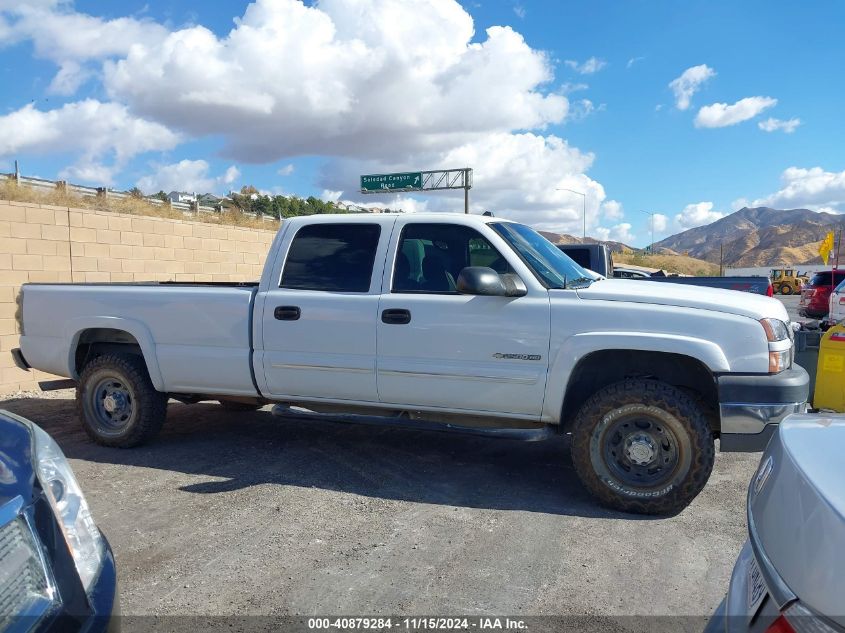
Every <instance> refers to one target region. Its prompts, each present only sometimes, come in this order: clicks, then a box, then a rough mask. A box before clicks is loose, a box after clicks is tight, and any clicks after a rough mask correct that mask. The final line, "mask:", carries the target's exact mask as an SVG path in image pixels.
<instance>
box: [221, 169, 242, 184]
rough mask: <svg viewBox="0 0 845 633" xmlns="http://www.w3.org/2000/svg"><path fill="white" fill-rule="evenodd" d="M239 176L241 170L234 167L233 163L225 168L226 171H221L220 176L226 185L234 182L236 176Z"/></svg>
mask: <svg viewBox="0 0 845 633" xmlns="http://www.w3.org/2000/svg"><path fill="white" fill-rule="evenodd" d="M240 177H241V170H240V169H238V168H237V167H235V166H234V165H230V166H229V167H227V168H226V171H225V172H223V176H221V179H220V180H221V182H222V183H223V184H226V185H231V184H232V183H233V182H235V181H236V180H237V179H238V178H240Z"/></svg>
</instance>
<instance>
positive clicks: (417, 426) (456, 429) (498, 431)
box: [272, 404, 558, 442]
mask: <svg viewBox="0 0 845 633" xmlns="http://www.w3.org/2000/svg"><path fill="white" fill-rule="evenodd" d="M272 413H273V415H275V416H277V417H280V418H284V419H287V420H312V421H324V422H339V423H341V424H364V425H367V426H382V427H391V428H396V429H408V430H416V431H441V432H449V433H460V434H462V435H479V436H483V437H496V438H499V439H505V440H521V441H523V442H539V441H542V440H547V439H549V438H551V437H554V436H555V435H558V427H557V426H555V425H553V424H546V425H543V426H541V427H538V428H533V429H520V428H487V427H472V426H462V425H460V424H449V423H447V422H433V421H430V420H412V419H410V418H407V417H400V416H377V415H358V414H355V413H340V414H338V413H315V412H313V411H297V410H294V409H292V408H290V407H287V406H285V405H281V404H277V405H276V406H274V407H273V410H272Z"/></svg>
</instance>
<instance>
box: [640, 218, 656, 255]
mask: <svg viewBox="0 0 845 633" xmlns="http://www.w3.org/2000/svg"><path fill="white" fill-rule="evenodd" d="M640 213H645V214H646V215H647V216H650V218H651V246H650V247H649V249H648V251H649V253H651V254H652V255H654V211H652V212H650V213H649V212H648V211H643V210H642V209H640Z"/></svg>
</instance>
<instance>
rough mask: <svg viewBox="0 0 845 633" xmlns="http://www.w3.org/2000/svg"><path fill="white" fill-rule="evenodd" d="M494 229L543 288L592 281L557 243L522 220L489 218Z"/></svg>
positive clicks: (593, 277) (585, 271) (589, 275)
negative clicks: (493, 220) (520, 222)
mask: <svg viewBox="0 0 845 633" xmlns="http://www.w3.org/2000/svg"><path fill="white" fill-rule="evenodd" d="M490 227H491V228H492V229H493V230H494V231H496V233H498V234H499V235H500V236H501V237H502V238H503V239H504V240H505V241H506V242H507V243H508V244H510V246H511V247H512V248H513V249H514V250H515V251H516V253H517V254H518V255H519V256H520V258H522V261H524V262H525V263H526V265H528V267H529V268H530V269H531V271H532V272H533V273H534V274H535V275H536V277H537V279H539V280H540V282H541V283H542V284H543V285H544V286H546V288H575V287H579V286H584V285H589V284H591V283H592V282H594V281H596V278H595V276H594V275H591V274H590V273H589V272H587V270H585V269H584V268H582V267H581V266H579V265H578V264H576V263H575V262H574V261H572V259H570V258H569V257H568V256H567V255H566V254H565V253H563V252H562V251H561V250H560V249H559V248H558V247H557V246H555V245H554V244H552V243H551V242H550V241H549V240H547V239H546V238H545V237H543V236H542V235H540V234H539V233H537V231H535V230H534V229H530V228H528V227H527V226H525V225H524V224H514V223H512V222H493V223H491V224H490Z"/></svg>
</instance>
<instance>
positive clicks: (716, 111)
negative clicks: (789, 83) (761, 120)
mask: <svg viewBox="0 0 845 633" xmlns="http://www.w3.org/2000/svg"><path fill="white" fill-rule="evenodd" d="M777 102H778V100H777V99H773V98H771V97H746V98H745V99H740V100H739V101H737V102H736V103H734V104H732V105H728V104H727V103H712V104H710V105H707V106H704V107H703V108H701V109H700V110H699V111H698V114H697V115H695V127H707V128H714V127H727V126H729V125H736V124H737V123H742V122H743V121H747V120H748V119H753V118H754V117H755V116H757V115H758V114H760V113H761V112H763V111H764V110H767V109H769V108H771V107H772V106H775V105H777Z"/></svg>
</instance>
